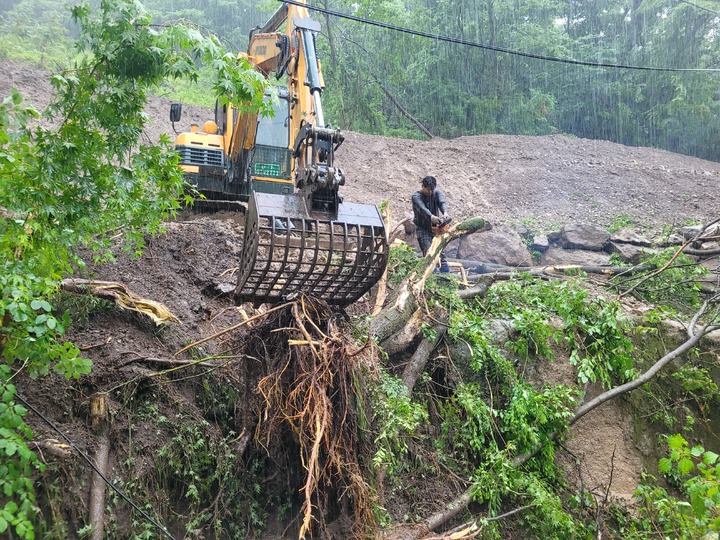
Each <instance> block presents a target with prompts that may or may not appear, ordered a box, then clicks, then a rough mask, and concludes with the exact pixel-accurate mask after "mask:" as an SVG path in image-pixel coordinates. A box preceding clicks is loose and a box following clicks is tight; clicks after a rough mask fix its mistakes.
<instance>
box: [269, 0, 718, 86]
mask: <svg viewBox="0 0 720 540" xmlns="http://www.w3.org/2000/svg"><path fill="white" fill-rule="evenodd" d="M279 1H280V2H285V3H286V4H292V5H294V6H301V7H306V8H307V9H310V10H312V11H317V12H319V13H324V14H326V15H332V16H333V17H338V18H340V19H349V20H351V21H355V22H359V23H362V24H369V25H371V26H377V27H379V28H384V29H386V30H394V31H396V32H402V33H404V34H410V35H413V36H418V37H425V38H430V39H434V40H435V41H444V42H447V43H454V44H457V45H465V46H467V47H475V48H477V49H485V50H489V51H495V52H502V53H506V54H512V55H515V56H523V57H525V58H534V59H536V60H544V61H547V62H559V63H562V64H573V65H576V66H588V67H596V68H603V67H604V68H617V69H634V70H639V71H664V72H674V73H677V72H684V73H690V72H700V73H717V72H720V69H717V68H708V69H703V68H664V67H647V66H632V65H626V64H608V63H604V62H587V61H584V60H574V59H572V58H558V57H556V56H546V55H543V54H535V53H528V52H523V51H516V50H513V49H507V48H505V47H498V46H495V45H485V44H484V43H478V42H476V41H467V40H465V39H459V38H452V37H448V36H441V35H440V34H431V33H429V32H422V31H420V30H411V29H409V28H403V27H402V26H397V25H394V24H389V23H383V22H378V21H373V20H371V19H364V18H362V17H356V16H355V15H348V14H346V13H341V12H339V11H334V10H331V9H325V8H321V7H315V6H310V5H307V4H303V3H302V2H298V1H297V0H279Z"/></svg>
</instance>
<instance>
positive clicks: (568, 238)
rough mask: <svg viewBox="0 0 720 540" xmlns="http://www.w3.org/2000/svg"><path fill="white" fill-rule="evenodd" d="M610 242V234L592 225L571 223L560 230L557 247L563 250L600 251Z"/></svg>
mask: <svg viewBox="0 0 720 540" xmlns="http://www.w3.org/2000/svg"><path fill="white" fill-rule="evenodd" d="M608 240H610V233H608V232H606V231H604V230H602V229H599V228H597V227H595V226H593V225H587V224H584V223H571V224H569V225H565V226H563V228H562V229H560V238H559V239H558V241H557V244H558V246H560V247H561V248H565V249H584V250H589V251H602V250H603V248H604V247H605V244H606V243H607V242H608Z"/></svg>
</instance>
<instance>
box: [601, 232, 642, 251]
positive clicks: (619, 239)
mask: <svg viewBox="0 0 720 540" xmlns="http://www.w3.org/2000/svg"><path fill="white" fill-rule="evenodd" d="M610 241H611V242H615V243H616V244H617V243H622V244H632V245H634V246H643V247H650V246H652V242H651V241H650V240H648V239H647V238H645V237H644V236H641V235H640V234H638V233H637V232H636V231H633V230H632V229H620V230H619V231H617V232H616V233H613V234H612V235H611V236H610ZM611 253H612V252H611Z"/></svg>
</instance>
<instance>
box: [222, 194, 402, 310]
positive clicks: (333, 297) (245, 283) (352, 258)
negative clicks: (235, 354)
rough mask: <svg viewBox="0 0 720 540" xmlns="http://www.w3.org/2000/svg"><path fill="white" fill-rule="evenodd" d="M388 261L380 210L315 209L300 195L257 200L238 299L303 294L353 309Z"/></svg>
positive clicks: (249, 218)
mask: <svg viewBox="0 0 720 540" xmlns="http://www.w3.org/2000/svg"><path fill="white" fill-rule="evenodd" d="M387 260H388V243H387V235H386V231H385V224H384V222H383V220H382V218H381V217H380V214H379V212H378V209H377V207H375V206H374V205H368V204H356V203H342V204H340V205H339V209H338V213H337V216H336V217H334V218H331V216H329V215H328V214H326V213H324V212H318V211H312V212H309V211H308V209H307V204H306V199H305V198H303V197H301V196H298V195H294V194H293V195H275V194H269V193H259V192H255V193H254V194H253V196H252V197H250V200H249V203H248V211H247V215H246V220H245V237H244V243H243V250H242V256H241V259H240V270H239V275H238V285H237V288H236V290H235V299H236V301H238V302H253V303H255V304H260V303H264V302H268V303H278V302H282V301H286V300H287V299H289V298H292V296H293V295H294V294H297V293H299V292H304V293H309V294H312V295H313V296H316V297H319V298H321V299H323V300H325V301H326V302H327V303H328V304H331V305H336V306H346V305H348V304H351V303H353V302H355V301H356V300H358V299H359V298H360V297H361V296H363V295H364V294H365V293H366V292H367V291H368V290H369V289H370V288H371V287H372V286H373V285H375V283H377V281H378V280H379V279H380V277H381V276H382V274H383V272H384V271H385V267H386V265H387Z"/></svg>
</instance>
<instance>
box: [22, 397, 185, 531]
mask: <svg viewBox="0 0 720 540" xmlns="http://www.w3.org/2000/svg"><path fill="white" fill-rule="evenodd" d="M15 397H16V398H17V399H18V401H20V402H22V404H23V405H25V406H26V407H27V408H28V409H30V410H31V411H32V412H34V413H35V414H36V415H38V416H39V417H40V418H42V420H43V421H44V422H45V423H46V424H47V425H48V426H50V427H51V428H52V429H53V430H55V431H56V432H57V433H58V434H59V435H60V436H61V437H62V438H63V439H65V440H66V441H67V442H68V444H69V445H70V446H72V448H73V450H75V451H76V452H77V453H78V454H80V457H82V458H83V459H84V460H85V461H87V462H88V464H89V465H90V467H92V468H93V470H94V471H95V472H96V473H97V474H98V476H99V477H100V478H102V479H103V481H104V482H105V483H106V484H107V485H108V486H110V488H111V489H112V490H113V491H114V492H115V493H117V494H118V495H120V496H121V497H122V498H123V499H125V500H126V501H127V502H128V503H130V505H131V506H132V507H133V508H134V509H135V510H137V511H138V512H140V513H141V514H142V515H143V516H144V517H145V519H147V520H148V521H149V522H150V523H152V524H153V525H154V526H155V527H157V528H158V529H159V530H160V531H162V533H163V534H164V535H165V536H167V537H168V538H170V540H175V537H174V536H173V535H172V534H170V531H168V530H167V529H166V528H165V527H163V526H162V525H160V524H159V523H158V522H157V521H155V520H154V519H153V518H152V516H151V515H149V514H148V513H147V512H145V511H144V510H143V509H142V508H140V507H139V506H138V505H137V504H135V502H133V501H132V499H130V498H129V497H128V496H127V495H125V494H124V493H123V492H122V491H120V489H119V488H118V487H117V486H116V485H115V484H113V483H112V482H111V481H110V480H108V479H107V478H106V477H105V476H104V475H103V473H102V472H100V469H98V467H97V465H95V463H94V462H93V460H92V459H90V458H89V457H88V456H87V455H86V454H85V453H84V452H83V451H82V450H80V448H78V447H77V445H76V444H75V443H74V442H72V441H71V440H70V439H69V438H68V437H67V435H65V434H64V433H63V432H62V431H60V428H58V427H57V426H56V425H55V424H54V423H53V421H52V420H50V419H49V418H47V417H46V416H44V415H43V414H42V413H41V412H40V411H38V410H37V409H36V408H35V407H33V406H32V405H30V403H28V402H27V401H26V400H25V399H24V398H23V397H22V396H21V395H20V394H19V393H17V392H16V393H15Z"/></svg>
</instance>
